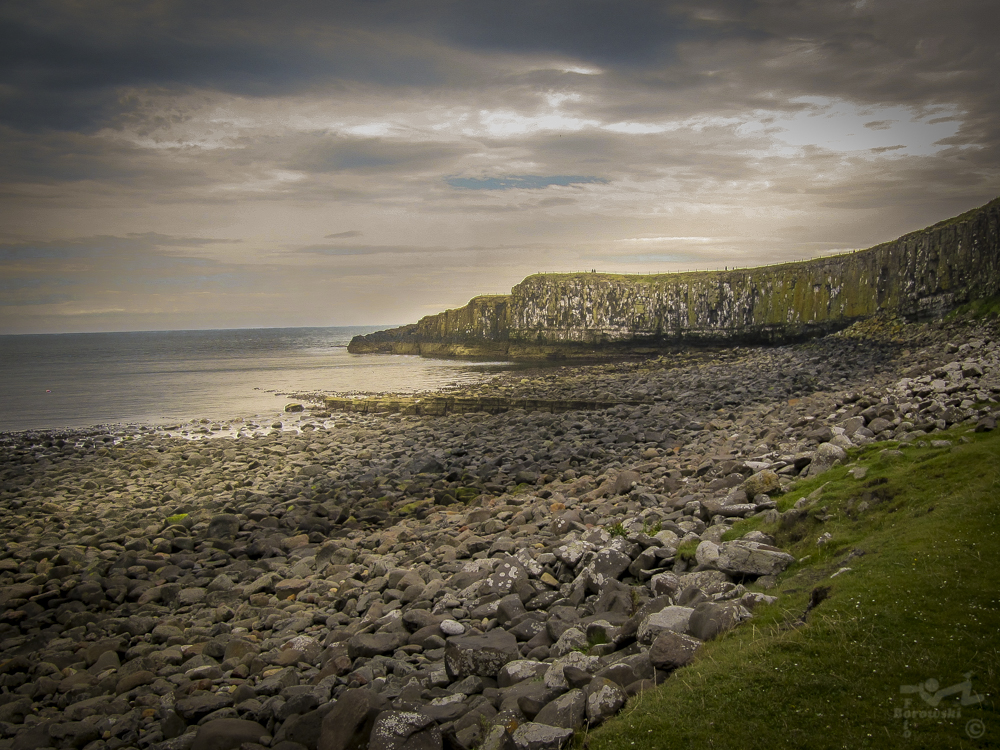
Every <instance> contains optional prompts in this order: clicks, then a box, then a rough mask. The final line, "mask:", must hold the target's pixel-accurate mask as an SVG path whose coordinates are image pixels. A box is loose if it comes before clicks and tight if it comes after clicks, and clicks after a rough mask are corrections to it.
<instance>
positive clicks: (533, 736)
mask: <svg viewBox="0 0 1000 750" xmlns="http://www.w3.org/2000/svg"><path fill="white" fill-rule="evenodd" d="M572 738H573V730H572V729H565V728H560V727H556V726H550V725H546V724H543V723H538V722H530V721H529V722H527V723H526V724H522V725H521V726H519V727H518V728H517V729H515V730H514V734H512V735H511V740H512V742H513V743H514V747H515V748H517V750H560V748H562V747H563V746H565V745H566V743H568V742H569V741H570V740H571V739H572Z"/></svg>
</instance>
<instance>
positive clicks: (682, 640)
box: [649, 630, 701, 671]
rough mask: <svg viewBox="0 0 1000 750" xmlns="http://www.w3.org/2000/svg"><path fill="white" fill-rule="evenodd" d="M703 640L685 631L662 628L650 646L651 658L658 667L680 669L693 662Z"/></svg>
mask: <svg viewBox="0 0 1000 750" xmlns="http://www.w3.org/2000/svg"><path fill="white" fill-rule="evenodd" d="M699 648H701V641H699V640H698V639H697V638H692V637H690V636H688V635H684V634H683V633H675V632H673V631H672V630H661V631H660V633H659V634H658V635H657V636H656V638H655V639H654V640H653V643H652V645H651V646H650V647H649V660H650V662H651V663H652V664H653V666H654V667H656V668H657V669H663V670H667V671H669V670H673V669H679V668H680V667H683V666H685V665H687V664H689V663H690V662H691V660H692V659H693V658H694V655H695V654H696V653H697V652H698V649H699Z"/></svg>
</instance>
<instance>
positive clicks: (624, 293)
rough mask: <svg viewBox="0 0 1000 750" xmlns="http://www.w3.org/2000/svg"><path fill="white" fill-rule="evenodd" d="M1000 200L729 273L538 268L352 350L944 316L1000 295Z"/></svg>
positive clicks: (627, 338)
mask: <svg viewBox="0 0 1000 750" xmlns="http://www.w3.org/2000/svg"><path fill="white" fill-rule="evenodd" d="M998 227H1000V199H997V200H994V201H991V202H990V203H988V204H986V205H985V206H982V207H980V208H977V209H974V210H972V211H968V212H966V213H964V214H962V215H961V216H957V217H955V218H953V219H949V220H947V221H944V222H939V223H938V224H935V225H933V226H931V227H928V228H927V229H924V230H921V231H918V232H911V233H910V234H907V235H904V236H903V237H900V238H899V239H898V240H895V241H893V242H887V243H883V244H881V245H877V246H875V247H872V248H869V249H867V250H859V251H855V252H852V253H844V254H841V255H835V256H828V257H824V258H819V259H816V260H803V261H794V262H789V263H782V264H777V265H771V266H760V267H757V268H747V269H738V270H736V269H734V270H732V271H728V270H727V271H696V272H684V273H668V274H651V275H637V276H628V275H623V274H606V273H565V274H535V275H532V276H528V277H527V278H525V279H524V280H523V281H522V282H521V283H519V284H517V285H516V286H515V287H514V288H513V289H512V290H511V293H510V294H509V295H495V296H486V297H476V298H475V299H473V300H471V301H470V302H469V304H467V305H465V306H464V307H461V308H457V309H455V310H447V311H445V312H443V313H439V314H437V315H430V316H427V317H425V318H423V319H421V320H420V322H419V323H417V324H416V326H408V327H405V328H404V329H397V330H396V331H395V332H393V331H388V332H383V333H380V334H373V335H371V336H368V337H359V338H358V339H355V341H352V342H351V346H350V347H349V351H352V352H364V351H386V352H393V353H408V354H409V353H420V354H427V355H436V356H441V355H445V356H477V355H478V356H497V355H503V354H506V355H507V356H517V357H519V358H531V357H550V356H560V355H561V354H565V355H570V354H572V353H574V352H581V351H585V352H586V353H587V355H588V356H592V355H593V354H594V353H596V352H597V351H599V350H602V349H603V350H605V351H608V350H609V349H608V347H609V345H612V344H613V345H615V346H614V347H611V349H610V351H614V352H618V351H621V350H622V348H627V347H628V346H630V345H639V346H644V347H647V346H651V345H652V346H670V345H677V344H684V345H686V344H698V343H707V344H727V343H780V342H787V341H795V340H799V339H803V338H807V337H809V336H815V335H820V334H824V333H829V332H832V331H836V330H840V329H842V328H845V327H847V326H849V325H851V324H852V323H854V322H855V321H857V320H860V319H863V318H867V317H871V316H873V315H876V314H879V313H891V314H898V315H902V316H904V317H907V318H910V319H927V318H930V317H935V316H939V315H941V314H943V313H945V312H947V311H948V310H950V309H952V308H954V307H955V306H956V305H959V304H962V303H965V302H968V301H970V300H975V299H980V298H984V297H990V296H993V295H996V294H998V293H1000V245H998V233H1000V231H998Z"/></svg>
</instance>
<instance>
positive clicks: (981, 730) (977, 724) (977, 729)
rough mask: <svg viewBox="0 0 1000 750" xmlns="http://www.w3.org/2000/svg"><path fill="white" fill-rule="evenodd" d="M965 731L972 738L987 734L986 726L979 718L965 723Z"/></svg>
mask: <svg viewBox="0 0 1000 750" xmlns="http://www.w3.org/2000/svg"><path fill="white" fill-rule="evenodd" d="M965 733H966V734H967V735H969V738H970V739H973V740H978V739H979V738H980V737H982V736H983V735H984V734H986V726H985V725H984V724H983V722H981V721H980V720H979V719H969V720H968V721H967V722H966V723H965Z"/></svg>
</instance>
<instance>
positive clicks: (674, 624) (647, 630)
mask: <svg viewBox="0 0 1000 750" xmlns="http://www.w3.org/2000/svg"><path fill="white" fill-rule="evenodd" d="M693 612H694V609H692V608H691V607H680V606H677V605H671V606H669V607H664V608H663V609H662V610H660V611H659V612H656V613H654V614H651V615H649V616H648V617H647V618H646V619H645V620H643V621H642V624H641V625H639V631H638V633H637V634H636V637H637V639H638V641H639V643H645V644H649V643H652V642H653V640H654V639H655V638H656V636H658V635H659V634H660V632H661V631H663V630H672V631H674V632H675V633H683V632H685V631H686V630H687V629H688V621H689V620H690V619H691V614H692V613H693Z"/></svg>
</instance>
